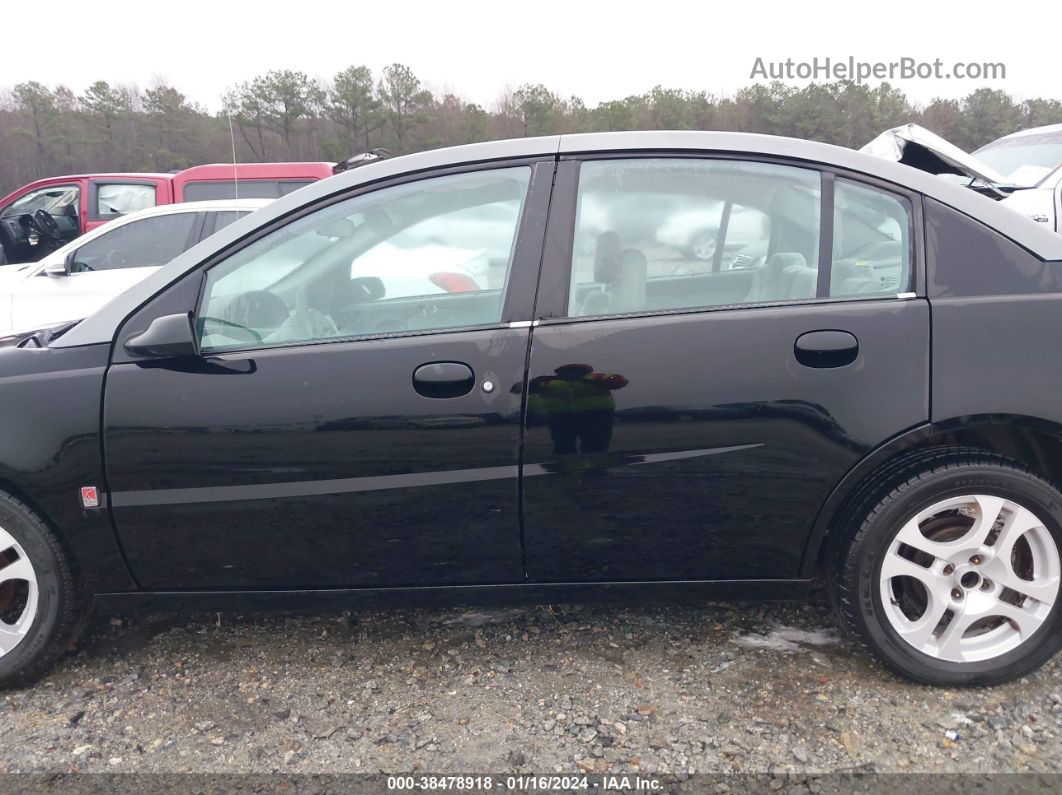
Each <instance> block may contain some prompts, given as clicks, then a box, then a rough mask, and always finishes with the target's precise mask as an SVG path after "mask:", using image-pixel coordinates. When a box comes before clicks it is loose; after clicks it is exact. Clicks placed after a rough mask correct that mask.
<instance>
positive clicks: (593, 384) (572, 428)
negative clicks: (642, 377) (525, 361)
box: [528, 364, 627, 455]
mask: <svg viewBox="0 0 1062 795" xmlns="http://www.w3.org/2000/svg"><path fill="white" fill-rule="evenodd" d="M553 372H554V375H540V376H537V377H535V378H533V379H532V380H531V384H530V388H529V389H528V392H529V397H528V410H529V412H530V413H532V414H534V415H537V416H539V417H542V418H544V419H545V420H546V424H547V425H548V426H549V433H550V437H551V438H552V439H553V454H554V455H571V454H573V453H604V452H606V451H607V450H608V446H609V442H610V441H611V440H612V422H613V415H614V414H615V412H616V401H615V399H614V398H613V396H612V393H613V392H615V391H616V390H617V389H623V387H625V386H627V379H626V378H624V377H623V376H622V375H620V374H619V373H597V372H594V368H593V367H591V366H590V365H588V364H564V365H561V366H560V367H558V368H557V369H556V370H554V371H553Z"/></svg>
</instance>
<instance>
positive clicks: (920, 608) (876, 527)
mask: <svg viewBox="0 0 1062 795" xmlns="http://www.w3.org/2000/svg"><path fill="white" fill-rule="evenodd" d="M852 519H853V522H852V524H853V526H854V532H852V533H851V535H850V537H849V539H848V541H847V543H845V544H843V545H842V549H841V551H840V557H839V564H838V570H837V577H836V597H837V599H836V604H837V608H838V613H839V615H840V620H841V623H842V625H843V626H844V627H845V628H846V629H847V630H849V631H850V632H851V633H852V634H854V635H855V636H856V638H858V639H859V640H860V641H861V642H862V643H863V644H864V645H865V646H866V647H867V648H868V650H869V651H870V652H871V654H872V655H873V656H874V657H875V658H877V659H878V660H879V661H880V662H882V663H883V664H885V665H886V666H888V667H889V668H891V669H893V670H894V671H896V672H898V673H899V674H901V675H903V676H905V677H907V678H909V679H912V680H914V681H917V682H921V683H925V684H938V685H960V686H981V685H993V684H999V683H1001V682H1006V681H1008V680H1011V679H1015V678H1017V677H1020V676H1023V675H1024V674H1027V673H1029V672H1030V671H1033V670H1035V669H1036V668H1037V667H1039V666H1040V665H1042V664H1043V663H1045V662H1046V661H1047V660H1049V659H1050V658H1051V657H1052V656H1053V655H1054V654H1055V653H1057V652H1058V650H1059V648H1060V646H1062V607H1060V605H1062V597H1060V593H1059V590H1060V581H1062V564H1060V552H1059V550H1060V549H1062V494H1060V493H1059V491H1058V490H1057V489H1056V488H1055V487H1054V486H1052V485H1050V484H1048V483H1047V482H1046V481H1044V480H1042V479H1041V478H1039V477H1037V476H1036V475H1034V474H1032V473H1031V472H1029V471H1027V470H1026V469H1024V468H1023V467H1021V466H1019V465H1018V464H1016V463H1014V462H1011V461H1008V460H1006V459H1003V458H1000V457H998V456H995V455H991V454H987V453H977V452H969V451H956V452H953V453H950V454H948V453H946V454H944V455H941V456H937V457H935V458H933V459H930V460H923V461H922V462H921V463H915V464H913V465H911V466H908V467H906V468H901V470H900V471H898V472H894V473H893V474H892V475H891V476H890V477H888V478H886V479H884V480H883V481H880V482H878V483H877V484H876V486H875V487H874V488H873V492H872V493H870V494H867V495H865V496H864V501H863V503H862V505H861V506H859V507H858V508H857V509H856V510H855V511H854V512H853V514H852Z"/></svg>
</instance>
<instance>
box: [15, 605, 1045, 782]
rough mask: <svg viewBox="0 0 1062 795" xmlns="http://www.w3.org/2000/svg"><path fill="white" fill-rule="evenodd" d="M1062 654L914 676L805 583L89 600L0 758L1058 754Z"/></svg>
mask: <svg viewBox="0 0 1062 795" xmlns="http://www.w3.org/2000/svg"><path fill="white" fill-rule="evenodd" d="M1060 673H1062V655H1060V656H1059V657H1056V659H1055V660H1054V661H1052V662H1051V663H1049V664H1048V665H1047V666H1046V667H1045V668H1044V669H1043V670H1041V671H1040V672H1039V673H1037V674H1036V675H1034V676H1031V677H1027V678H1025V679H1022V680H1020V681H1017V682H1014V683H1012V684H1009V685H1005V686H1002V687H998V688H994V689H991V690H950V689H932V688H926V687H919V686H915V685H909V684H907V683H905V682H902V681H900V680H898V679H897V678H895V677H893V676H892V675H890V674H888V673H886V672H885V671H883V670H882V669H880V668H878V667H877V666H876V665H874V664H872V663H871V662H869V661H868V660H867V659H866V658H865V657H864V656H863V655H862V654H861V653H860V652H859V651H858V650H857V649H856V648H855V647H854V646H853V645H852V644H850V643H848V642H847V641H843V640H841V639H839V638H838V636H837V633H836V631H835V630H834V629H833V628H832V622H831V620H830V616H829V613H828V612H827V611H826V609H825V608H824V607H822V606H819V605H815V604H812V605H795V606H794V605H768V606H764V605H752V606H749V605H729V604H711V605H698V606H676V605H663V606H644V607H629V606H628V607H616V606H612V607H609V606H595V607H578V606H575V607H568V606H565V607H554V608H545V607H538V608H534V607H529V608H519V609H497V610H489V611H482V610H416V611H404V612H372V613H359V614H355V615H353V616H351V615H325V616H296V617H284V616H244V617H237V616H231V615H224V614H222V615H221V616H215V615H211V616H179V617H173V616H140V617H134V618H125V619H117V618H110V619H108V618H102V619H98V620H97V621H96V622H95V623H94V625H93V626H92V627H90V629H89V631H88V633H87V634H86V636H85V637H84V639H83V640H82V643H81V647H80V649H79V650H78V651H77V653H76V654H73V655H70V656H68V657H67V658H66V659H65V660H63V661H62V662H61V663H60V665H59V666H58V667H57V668H56V669H55V670H54V671H53V672H52V673H51V674H50V675H49V676H48V677H46V678H45V679H44V680H42V681H41V682H39V683H38V684H37V685H36V686H34V687H32V688H28V689H25V690H21V691H7V692H3V693H0V771H3V772H8V773H11V772H29V771H35V772H44V771H54V772H75V771H82V772H90V771H108V772H115V771H141V772H186V771H194V772H199V773H209V772H240V773H247V772H259V773H265V772H271V771H281V772H285V773H303V772H313V773H340V772H381V771H383V772H388V773H397V772H424V773H486V772H493V773H500V772H509V771H514V772H535V773H553V772H558V773H560V772H563V773H576V772H579V771H586V772H609V773H612V772H627V773H633V772H644V773H647V774H648V773H657V774H664V773H672V774H674V773H693V772H697V773H719V772H727V773H730V772H746V773H748V772H755V773H770V774H772V775H780V774H784V773H787V772H794V773H801V772H806V773H811V772H829V771H868V772H869V771H902V772H912V771H920V772H948V771H955V772H964V773H969V772H975V771H980V772H1008V771H1026V772H1028V771H1033V772H1038V773H1048V772H1054V773H1058V772H1062V680H1060V677H1059V674H1060Z"/></svg>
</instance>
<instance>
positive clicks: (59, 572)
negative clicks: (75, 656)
mask: <svg viewBox="0 0 1062 795" xmlns="http://www.w3.org/2000/svg"><path fill="white" fill-rule="evenodd" d="M82 601H83V600H82V595H81V591H80V589H79V587H78V586H77V584H76V582H75V578H74V575H73V572H72V570H71V566H70V563H69V560H68V558H67V556H66V554H65V553H64V551H63V548H62V546H61V545H60V544H59V542H58V540H57V539H56V538H55V536H54V535H53V534H52V532H51V531H50V530H49V529H48V527H47V525H45V523H44V522H43V521H41V519H40V518H39V517H38V516H37V515H36V514H34V513H33V511H31V510H30V509H29V508H28V507H27V506H26V505H25V504H23V503H22V502H21V501H19V500H17V499H15V498H14V497H12V496H10V495H7V494H3V493H0V687H17V686H21V685H26V684H29V683H31V682H32V681H33V680H34V679H36V678H37V677H39V676H40V675H41V674H43V673H44V672H45V671H47V669H48V668H49V666H51V664H52V663H53V662H54V661H55V660H56V659H57V658H58V657H59V656H60V655H61V654H62V653H63V652H64V651H65V650H66V649H67V648H68V647H69V645H70V644H71V642H72V641H73V640H74V638H75V637H76V635H77V630H78V628H79V626H80V623H81V621H80V620H81V617H82V610H81V605H82Z"/></svg>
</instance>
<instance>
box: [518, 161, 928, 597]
mask: <svg viewBox="0 0 1062 795" xmlns="http://www.w3.org/2000/svg"><path fill="white" fill-rule="evenodd" d="M579 171H580V166H579V164H578V163H575V162H566V163H562V164H561V166H560V170H559V171H558V176H557V188H556V193H555V196H554V209H553V210H552V211H551V218H550V232H549V234H548V236H547V244H546V255H545V260H544V262H543V274H542V284H543V285H550V284H560V285H567V284H568V283H569V275H571V288H570V290H568V291H567V293H568V294H567V295H565V294H564V292H565V291H564V290H563V289H562V290H552V291H551V290H548V289H544V290H543V292H542V294H540V304H539V307H538V309H537V310H536V311H537V313H538V315H539V316H540V317H543V319H542V320H541V322H540V325H539V327H537V328H536V329H535V330H534V333H533V339H532V345H531V354H530V359H529V362H530V371H529V377H530V383H529V388H528V404H527V405H528V411H527V430H526V437H525V445H524V451H525V452H524V503H523V504H524V512H525V513H524V534H525V545H526V549H527V569H528V577H529V579H530V580H532V581H554V582H557V581H582V580H596V581H619V580H623V581H629V580H680V579H697V580H700V579H713V580H729V579H774V578H791V577H796V576H797V575H798V571H799V567H800V563H801V558H802V555H803V551H804V545H805V542H806V539H807V535H808V532H809V530H810V526H811V524H812V522H813V520H814V518H815V514H816V511H817V510H818V508H819V506H820V505H822V503H823V502H824V500H825V499H826V497H827V495H828V494H829V493H830V491H831V490H832V489H833V487H834V485H835V484H836V483H837V482H838V481H839V480H840V479H841V477H842V476H843V475H844V473H845V472H846V471H847V470H848V469H849V468H850V467H851V466H852V465H853V464H854V463H855V462H856V461H857V460H858V459H859V458H861V457H862V456H863V455H864V454H865V453H866V452H867V451H868V450H869V449H870V448H872V447H874V446H876V445H878V444H881V443H882V442H884V441H885V440H887V439H888V438H890V437H891V436H893V435H894V434H896V433H899V432H900V431H903V430H905V429H907V428H909V427H911V426H914V425H917V424H919V423H923V422H926V421H927V420H928V380H927V379H928V344H929V343H928V323H929V318H928V307H927V305H926V302H925V301H924V300H922V299H915V298H913V297H911V298H905V299H898V298H897V293H901V292H904V290H906V289H910V288H909V287H908V285H909V284H911V283H912V282H911V278H912V275H913V272H914V268H913V264H914V262H915V261H916V256H915V239H916V236H914V235H913V231H912V230H913V229H915V228H916V221H915V218H914V216H913V212H914V206H913V205H912V203H911V202H909V201H908V200H907V199H906V197H902V196H892V195H891V194H887V193H885V192H880V195H879V192H878V191H877V190H876V189H868V191H869V193H872V194H874V196H873V201H871V200H870V199H869V198H868V197H862V199H861V198H860V197H859V196H858V195H857V192H854V191H849V192H848V194H846V195H847V196H848V204H849V206H848V208H847V209H846V212H847V213H848V214H849V215H853V214H854V212H855V211H854V209H853V207H854V205H855V204H857V203H859V202H860V201H862V203H863V204H864V205H866V212H865V213H863V214H862V215H861V216H860V219H861V221H862V220H863V217H864V216H868V217H871V218H872V220H873V222H872V223H865V222H861V223H860V225H859V227H858V228H854V227H853V228H845V229H841V228H840V227H841V226H843V225H844V224H845V223H847V221H846V220H845V219H846V218H847V217H848V216H845V218H841V219H839V220H837V221H836V222H835V223H820V220H819V215H820V207H822V206H823V204H824V202H823V194H824V193H825V194H826V202H825V204H826V205H827V206H828V205H829V204H830V198H831V197H832V195H833V193H834V179H833V176H832V175H825V176H821V175H820V174H819V173H818V172H816V171H814V170H810V169H805V168H795V167H791V166H782V165H773V164H759V163H749V162H744V161H741V162H726V161H710V160H680V159H675V160H668V159H666V158H665V159H658V160H653V159H647V160H643V161H638V160H630V159H628V160H621V161H608V160H595V161H588V162H586V163H584V164H582V166H581V175H579V176H578V177H577V174H579ZM577 179H578V181H579V182H578V184H579V188H578V192H576V190H575V184H576V180H577ZM839 182H840V181H839V180H838V183H839ZM716 200H719V201H735V202H738V201H739V202H740V203H741V204H742V205H743V206H745V207H750V208H755V210H756V211H757V212H760V213H762V214H763V215H764V216H765V217H766V218H767V220H768V222H769V223H766V224H763V225H762V228H763V235H764V239H763V240H762V241H760V240H752V239H747V240H743V241H742V245H744V246H746V247H747V248H748V249H749V250H753V251H755V250H760V249H761V248H762V251H763V252H764V256H762V257H760V258H759V259H758V260H750V261H749V262H747V263H744V264H743V265H742V267H741V268H740V269H736V270H735V269H730V270H727V269H725V268H724V269H719V268H718V265H719V263H720V257H721V255H722V252H724V251H725V250H726V249H727V241H726V239H725V238H726V230H725V229H722V228H717V229H714V230H713V231H714V233H715V234H716V235H718V237H719V241H720V245H719V246H718V247H717V248H716V249H715V251H717V252H719V253H720V257H717V258H716V260H715V266H716V267H715V268H714V269H713V263H711V262H702V261H698V259H696V258H694V257H691V256H690V255H689V254H688V253H687V252H684V251H682V250H681V248H680V247H679V243H678V241H676V244H675V246H668V245H665V244H664V243H662V242H661V238H662V236H661V235H660V234H659V233H658V230H659V229H660V228H667V227H668V224H669V219H670V216H671V214H672V213H676V212H682V209H681V208H682V206H683V205H686V206H689V205H697V204H699V203H700V204H703V203H704V202H706V201H716ZM589 203H592V204H593V205H594V206H595V207H597V206H613V207H626V208H630V211H629V212H628V211H627V210H624V211H623V212H621V213H617V214H613V216H612V217H605V218H602V216H601V215H600V214H599V213H595V214H589V213H585V212H584V211H583V210H584V206H585V205H586V204H589ZM875 214H876V215H875ZM573 218H575V219H577V220H576V221H575V223H574V226H575V227H576V229H575V232H574V234H573V233H572V231H571V230H572V226H573V220H572V219H573ZM628 219H634V221H635V223H628ZM889 219H892V220H893V221H894V222H893V223H886V221H887V220H889ZM879 224H880V226H881V227H882V228H885V229H888V230H892V231H890V232H882V231H880V230H879V229H878V225H879ZM739 230H740V233H741V234H742V235H743V236H746V237H747V236H750V235H752V233H753V231H755V230H754V229H753V228H752V227H739ZM890 235H892V236H891V237H890ZM587 236H589V238H590V239H586V238H587ZM831 238H832V240H831ZM820 252H825V256H822V255H821V254H820ZM834 263H836V267H834V271H835V272H838V271H841V270H842V269H844V271H843V276H844V278H840V277H838V278H837V279H835V280H834V281H833V284H832V285H831V280H830V279H829V278H826V275H824V274H821V273H820V271H821V270H823V269H828V268H830V267H833V266H834ZM827 273H828V271H827ZM878 274H883V275H878ZM852 293H854V294H855V295H854V296H853V295H851V294H852ZM912 295H913V294H912ZM849 297H855V298H859V299H865V300H835V301H833V302H831V300H830V299H831V298H832V299H843V298H849ZM897 384H903V385H904V388H903V389H900V390H897V389H896V385H897ZM886 396H887V397H886Z"/></svg>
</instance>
